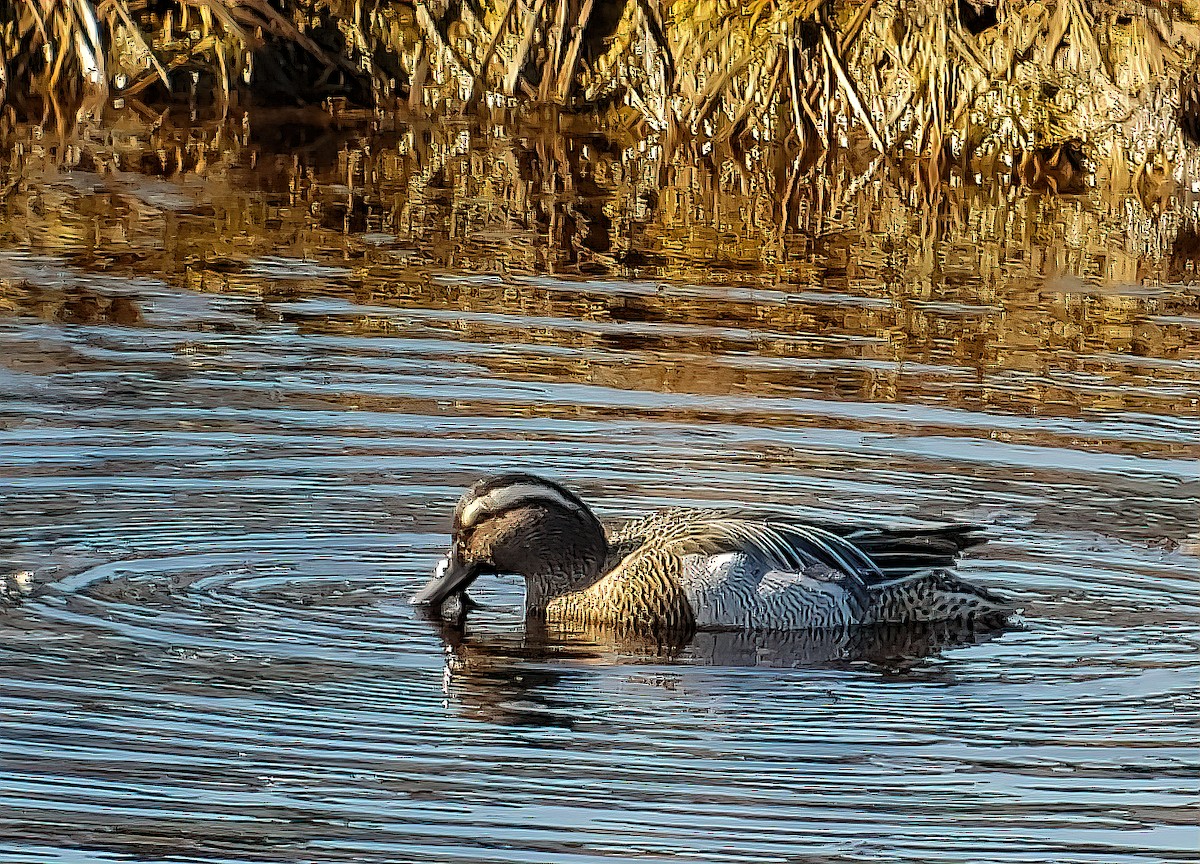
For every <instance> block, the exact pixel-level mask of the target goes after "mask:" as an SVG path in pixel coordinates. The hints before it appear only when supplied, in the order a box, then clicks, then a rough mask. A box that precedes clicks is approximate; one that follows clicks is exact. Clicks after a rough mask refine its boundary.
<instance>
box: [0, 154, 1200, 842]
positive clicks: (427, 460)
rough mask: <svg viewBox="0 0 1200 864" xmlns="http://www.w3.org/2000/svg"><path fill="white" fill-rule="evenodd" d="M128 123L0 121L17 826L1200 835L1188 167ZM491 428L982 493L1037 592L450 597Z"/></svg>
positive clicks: (1009, 583)
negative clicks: (705, 619) (907, 194)
mask: <svg viewBox="0 0 1200 864" xmlns="http://www.w3.org/2000/svg"><path fill="white" fill-rule="evenodd" d="M138 134H140V135H142V137H141V138H138V137H137V136H134V138H131V139H126V138H122V137H121V135H120V134H113V135H111V136H110V137H103V138H99V139H97V138H93V139H92V140H91V141H90V142H89V143H88V144H87V146H86V147H85V148H84V149H85V151H86V152H88V153H90V154H91V155H90V156H89V157H88V158H87V159H80V158H78V157H77V156H76V157H70V156H69V157H68V158H67V161H68V162H69V163H70V164H69V165H68V167H70V168H71V169H72V170H60V168H61V166H62V164H63V162H62V160H63V158H64V157H63V156H62V154H61V153H57V152H56V151H55V150H54V148H53V147H49V146H48V145H45V143H44V142H42V143H41V144H37V145H36V146H35V145H30V146H29V147H27V148H26V149H25V150H23V151H22V153H23V155H22V156H21V158H19V159H15V160H14V161H13V162H12V163H11V164H10V165H9V168H8V171H9V179H8V182H9V183H10V186H9V193H8V196H7V198H6V199H5V209H4V211H3V212H4V217H3V219H4V221H3V224H2V231H0V239H2V241H3V246H4V250H3V251H0V394H2V402H0V473H2V475H3V483H2V485H0V513H2V514H3V519H2V520H0V573H3V574H14V573H17V572H19V571H29V572H30V573H31V574H32V577H31V578H32V590H31V591H30V593H29V594H28V595H25V596H22V597H20V598H18V597H17V596H16V595H18V594H20V591H19V589H18V588H17V586H16V585H15V580H14V578H13V577H12V576H11V575H10V576H9V577H8V579H7V581H6V582H5V583H4V584H5V590H6V594H7V596H6V597H3V598H0V679H2V682H0V860H3V861H5V862H9V861H11V862H50V861H70V862H82V861H204V862H224V861H254V862H260V861H388V862H393V861H423V862H426V861H463V862H466V861H470V862H476V861H478V862H484V861H488V862H492V861H495V862H510V861H528V862H547V861H554V862H572V864H573V862H578V864H584V862H589V864H590V862H599V861H633V860H637V861H666V860H680V859H692V860H698V861H704V862H784V861H814V862H815V861H822V862H834V861H847V862H848V861H873V860H887V861H898V860H908V861H923V862H924V861H980V860H989V861H1005V862H1044V861H1079V862H1096V861H1103V862H1152V861H1153V862H1158V861H1197V860H1200V857H1198V853H1197V848H1198V846H1200V830H1198V829H1197V827H1196V818H1195V815H1196V805H1197V803H1198V799H1200V779H1198V774H1200V770H1198V765H1197V754H1196V749H1195V743H1194V738H1195V717H1196V710H1197V707H1198V705H1197V702H1198V699H1197V687H1196V684H1197V680H1198V678H1197V675H1198V673H1200V659H1198V658H1200V654H1198V652H1197V648H1198V647H1200V588H1198V582H1197V576H1196V574H1197V572H1198V566H1197V565H1198V562H1197V556H1198V550H1200V524H1198V517H1197V513H1198V509H1197V499H1198V497H1200V477H1198V471H1197V457H1198V456H1200V443H1198V442H1200V436H1198V433H1200V407H1198V403H1197V399H1198V397H1200V380H1198V379H1200V338H1198V337H1197V330H1198V329H1200V290H1198V288H1197V286H1198V284H1200V283H1198V282H1197V276H1196V263H1197V262H1196V256H1195V255H1194V254H1193V252H1191V251H1189V249H1190V248H1191V247H1190V246H1189V245H1188V244H1189V243H1192V242H1193V241H1192V239H1191V238H1192V237H1193V236H1194V235H1193V234H1189V231H1194V229H1191V228H1188V227H1187V225H1188V224H1189V223H1187V222H1186V220H1182V219H1181V218H1180V214H1181V213H1182V214H1184V215H1186V214H1187V212H1189V211H1188V210H1187V208H1188V207H1194V206H1195V202H1194V200H1192V199H1189V198H1181V199H1180V200H1179V202H1178V207H1176V208H1175V209H1173V210H1172V211H1170V212H1168V213H1159V212H1156V211H1154V210H1152V209H1145V208H1147V207H1148V206H1149V205H1143V203H1142V202H1140V201H1139V200H1138V199H1137V198H1136V197H1121V196H1116V197H1114V198H1112V199H1107V198H1103V197H1098V196H1093V197H1090V198H1089V197H1082V198H1078V197H1077V198H1062V199H1052V198H1047V197H1044V196H1039V195H1025V194H1017V193H1010V192H1008V191H1006V190H1004V189H996V188H991V187H984V188H983V189H967V190H959V193H957V194H956V195H955V196H951V197H950V198H948V199H947V200H946V201H944V202H943V204H942V205H941V209H940V210H939V211H938V212H939V213H940V215H939V216H937V218H936V219H934V220H932V221H931V220H930V217H929V216H928V215H927V214H928V211H927V210H926V209H923V208H924V207H925V206H926V205H923V204H920V203H919V202H915V201H906V199H905V198H904V195H903V193H896V194H892V193H889V192H887V191H886V190H884V191H881V189H880V188H878V187H872V186H870V185H868V186H866V187H860V188H857V189H855V188H843V187H841V186H839V185H838V183H839V182H840V181H836V180H829V181H827V182H826V185H824V186H820V188H819V189H817V191H816V192H814V193H813V194H814V195H820V196H828V198H829V199H830V200H841V201H842V202H843V205H844V206H842V207H841V209H840V210H838V209H837V208H831V207H825V208H820V209H819V210H818V209H811V210H809V211H805V212H807V213H808V215H807V216H803V215H802V216H801V217H798V218H797V220H796V222H795V223H793V224H792V226H791V227H790V229H789V231H788V232H787V234H786V236H779V237H772V236H770V234H769V231H768V229H766V228H764V227H763V226H764V225H768V224H770V219H768V218H764V217H763V213H764V212H765V209H769V208H764V205H763V200H764V199H763V198H762V196H761V195H759V194H758V193H756V192H754V191H753V190H750V191H747V190H745V189H742V188H740V187H739V186H738V182H740V181H736V178H735V180H734V181H729V179H728V178H724V179H721V178H715V179H714V178H712V177H709V178H708V179H707V180H705V179H704V178H703V177H701V179H700V180H697V179H696V178H697V176H699V174H698V173H697V172H699V173H702V172H701V171H700V169H692V173H687V172H684V171H683V169H682V168H677V169H672V170H674V171H675V172H676V173H675V174H673V175H669V176H666V177H665V179H664V178H663V176H662V175H654V174H653V172H646V171H645V170H643V169H644V167H645V164H644V163H643V162H642V161H639V160H640V159H642V157H641V156H638V155H637V154H636V153H635V154H634V155H632V156H631V155H629V154H628V153H625V154H624V155H621V154H616V155H614V154H613V153H612V152H611V151H604V150H602V149H599V148H595V144H594V142H592V146H593V149H594V150H596V152H592V153H590V154H586V155H581V154H584V150H585V149H586V147H585V145H580V144H570V143H569V142H568V144H567V145H559V146H565V147H567V148H568V152H567V153H566V155H563V154H559V155H557V156H556V155H555V154H553V153H551V154H549V155H548V154H547V152H546V150H545V147H544V144H543V143H539V142H538V141H533V142H528V141H515V142H514V141H510V140H507V139H500V138H490V137H488V136H485V135H482V134H480V133H476V132H472V133H471V135H476V137H474V138H470V136H468V137H469V138H470V140H469V141H468V142H467V143H466V144H465V145H462V146H459V145H460V143H461V142H459V139H458V138H456V137H455V136H456V135H457V134H458V133H457V132H455V133H453V134H451V135H449V137H448V139H447V141H444V142H442V143H441V145H439V144H438V141H437V140H436V139H435V140H433V142H432V143H430V141H429V140H425V141H424V144H422V143H421V140H419V136H418V138H405V137H404V136H403V135H399V136H398V137H396V138H387V139H385V140H375V139H369V138H366V139H364V138H363V137H361V136H358V137H356V136H355V135H349V136H338V135H334V134H333V133H329V135H330V136H332V137H328V136H327V137H326V138H321V139H318V142H317V144H312V145H306V147H307V149H304V148H301V149H300V150H299V151H298V152H300V153H301V154H302V155H301V156H299V157H297V158H296V159H295V160H293V159H292V157H291V156H290V155H288V156H286V157H284V156H279V157H275V156H273V155H272V152H271V150H270V148H269V147H268V146H267V145H263V144H259V145H256V144H255V143H254V141H253V140H250V139H248V138H247V139H236V140H233V141H232V142H230V141H226V142H223V143H221V146H220V147H217V145H216V144H214V142H213V141H211V140H208V139H203V140H198V139H197V138H196V136H195V135H191V137H188V135H186V134H183V133H178V134H180V135H181V137H180V139H179V141H182V143H179V141H176V144H177V145H178V146H177V148H176V149H175V150H172V149H170V148H169V147H168V146H167V145H164V144H163V141H162V140H161V139H154V141H152V143H153V144H154V146H155V147H157V149H153V148H151V147H150V145H148V144H147V143H146V141H147V138H146V134H148V133H138ZM156 134H159V135H169V134H174V133H170V132H169V131H160V132H159V133H156ZM189 134H190V133H189ZM463 134H467V133H463ZM134 139H136V140H134ZM585 140H590V139H585ZM414 141H416V145H414ZM506 142H507V143H506ZM170 143H171V142H170V141H168V142H167V144H170ZM417 145H419V146H417ZM572 147H573V148H574V149H571V148H572ZM89 148H90V149H89ZM539 148H542V149H539ZM283 152H287V151H286V149H285V150H284V151H283ZM144 153H157V154H159V155H158V156H156V157H155V159H158V160H159V161H161V160H162V158H165V157H163V156H162V154H164V153H166V154H168V155H171V154H174V155H172V158H176V156H177V157H178V158H177V163H178V164H177V167H176V169H175V170H174V171H173V172H167V173H168V176H165V177H156V178H148V177H146V176H145V175H144V174H143V173H139V172H136V171H133V170H131V169H130V168H129V167H128V164H127V163H129V164H140V165H142V167H143V168H144V167H145V164H146V162H145V160H143V159H142V158H141V155H140V154H144ZM513 154H515V156H514V155H513ZM531 154H532V155H531ZM572 154H574V155H572ZM200 156H203V157H205V159H206V160H207V161H206V162H205V163H204V164H203V165H201V164H199V163H200V161H201V160H200ZM645 158H646V159H652V158H653V154H651V156H647V157H645ZM72 159H73V160H74V161H71V160H72ZM89 159H90V161H89ZM522 159H524V160H525V162H522V161H521V160H522ZM56 160H57V161H56ZM538 160H541V161H540V163H538V164H540V165H541V167H540V168H535V169H528V164H530V163H531V162H534V163H537V162H538ZM151 161H153V160H151ZM511 164H517V165H526V168H527V169H528V170H533V171H534V174H535V176H533V177H532V179H531V178H530V177H529V175H528V171H527V173H526V174H524V175H519V177H518V179H513V177H512V176H508V175H504V176H508V179H507V180H504V179H503V178H502V179H500V180H497V177H498V176H500V174H499V173H498V172H500V169H501V168H503V166H505V165H511ZM105 166H107V167H105ZM114 166H115V167H114ZM281 166H282V167H281ZM498 166H499V167H498ZM523 170H525V169H523ZM539 170H540V171H541V172H542V173H541V174H538V173H537V171H539ZM434 174H437V175H438V176H437V182H436V183H435V182H433V181H431V180H430V177H432V176H433V175H434ZM555 177H558V178H560V179H564V178H565V181H571V182H568V183H566V187H565V188H566V191H563V189H564V186H563V185H559V186H558V187H557V191H556V190H555V189H553V188H551V186H552V185H553V184H550V179H553V178H555ZM356 178H357V179H356ZM414 178H417V179H414ZM421 178H423V179H421ZM581 178H583V179H581ZM647 178H649V179H647ZM584 180H587V181H588V182H587V183H585V182H583V181H584ZM660 181H661V182H663V184H664V185H663V186H662V190H661V192H660V193H658V194H657V197H656V199H655V200H648V199H647V198H646V195H647V192H646V190H647V188H648V187H650V186H654V185H655V184H656V183H659V182H660ZM571 183H574V185H571ZM439 184H440V185H439ZM488 184H491V185H490V186H489V185H488ZM589 184H590V185H589ZM731 184H732V185H731ZM485 186H487V188H486V189H485V188H483V187H485ZM439 189H440V190H441V192H437V191H436V190H439ZM839 195H840V196H842V197H841V198H839V197H838V196H839ZM639 208H641V209H639ZM756 208H757V209H756ZM768 215H769V214H768ZM568 219H570V220H572V222H573V227H572V226H567V227H563V223H564V222H565V221H566V220H568ZM581 225H583V226H585V227H580V226H581ZM587 226H591V227H587ZM598 226H603V227H604V232H603V236H601V231H600V228H599V227H598ZM706 226H707V227H706ZM772 243H777V245H776V246H772V245H771V244H772ZM589 244H590V245H589ZM593 247H595V248H593ZM497 274H502V275H497ZM508 468H517V469H524V470H531V471H537V472H540V473H545V474H547V475H551V476H554V477H557V478H559V479H561V480H563V481H564V482H567V483H568V484H570V485H571V486H572V487H574V488H576V489H577V490H579V492H580V493H581V494H582V495H584V496H585V497H586V498H587V499H588V500H589V501H591V502H593V503H594V504H595V506H596V507H597V509H598V511H599V512H601V513H602V515H604V516H605V517H611V518H614V519H615V518H620V517H624V516H628V515H633V514H637V513H642V512H646V511H647V510H650V509H653V508H655V507H659V506H662V505H667V504H693V503H704V504H715V505H721V506H724V505H730V506H745V507H750V508H753V509H759V510H763V511H768V510H770V509H771V508H772V507H778V506H786V507H787V508H789V510H791V511H794V512H799V513H807V514H811V515H813V516H820V517H823V518H829V517H838V518H844V519H846V520H849V521H853V520H869V519H877V518H884V519H887V520H892V521H905V520H914V519H932V520H942V519H945V520H970V521H977V522H981V523H985V524H987V525H988V526H989V527H990V530H991V533H992V537H993V540H992V542H991V543H990V544H989V545H988V546H986V547H984V548H983V549H982V550H979V551H978V554H975V553H973V554H972V555H971V557H970V560H968V561H966V562H965V563H964V566H963V568H962V569H963V572H964V574H965V575H966V576H967V577H968V578H970V579H972V580H975V581H978V582H980V583H984V584H988V585H992V586H997V587H1000V588H1002V589H1004V590H1006V591H1008V592H1009V593H1010V594H1011V595H1012V596H1014V597H1015V598H1016V599H1017V601H1018V602H1019V603H1020V605H1021V606H1023V607H1024V620H1025V624H1024V626H1023V627H1021V628H1018V629H1014V630H1012V631H1010V632H1006V633H1003V634H1000V635H998V636H996V637H994V638H978V639H974V640H970V639H968V640H963V641H961V642H958V643H952V644H949V645H944V644H940V643H938V642H936V641H934V642H929V641H927V640H923V639H922V638H920V637H917V636H913V635H911V634H909V635H908V636H905V635H903V634H900V635H896V636H895V637H894V638H892V639H891V640H890V641H885V643H884V644H849V643H846V642H844V641H838V640H836V639H829V638H827V637H822V636H814V635H811V634H810V635H798V636H792V637H788V638H783V637H778V636H763V635H759V636H757V637H755V636H728V635H727V636H720V637H714V636H712V635H702V636H700V637H698V638H697V639H696V640H695V641H693V642H692V643H691V644H687V645H675V646H655V645H648V644H634V643H631V642H628V641H625V642H622V641H620V640H615V639H613V638H610V637H605V636H604V635H603V634H576V635H574V636H565V635H560V636H558V637H555V638H551V639H549V640H548V641H547V640H538V639H533V638H526V637H525V635H524V634H523V628H522V626H521V624H520V621H519V609H520V603H521V590H520V585H519V583H518V582H517V580H515V579H513V578H501V579H491V580H488V581H486V582H485V583H480V585H479V586H478V599H479V600H480V601H481V602H482V603H483V604H484V608H482V609H481V610H479V612H478V613H476V614H475V615H474V617H473V618H472V619H471V622H470V625H469V627H468V630H467V632H466V633H465V635H463V634H456V633H454V632H453V631H452V630H446V629H443V628H439V627H437V626H435V625H434V624H433V623H431V622H429V621H426V620H424V619H422V618H421V617H420V616H418V615H417V614H415V611H414V610H413V609H412V608H411V607H410V606H409V605H408V604H407V602H406V598H407V597H408V596H409V595H410V594H411V593H412V591H413V590H414V589H415V588H417V587H418V586H419V585H420V584H422V583H423V581H424V580H425V579H426V578H427V575H428V573H429V571H430V569H431V567H432V565H433V563H434V562H435V560H436V558H437V556H438V555H439V554H440V553H441V552H442V551H443V549H444V546H445V544H446V540H447V538H446V533H445V532H446V530H447V524H448V517H449V514H450V512H451V509H452V507H453V503H454V501H455V499H456V498H457V496H458V494H459V493H460V491H461V490H462V488H463V487H464V486H465V485H466V484H468V483H469V482H470V481H471V480H473V479H474V478H476V477H477V476H478V475H480V474H481V473H486V472H489V471H495V470H499V469H508Z"/></svg>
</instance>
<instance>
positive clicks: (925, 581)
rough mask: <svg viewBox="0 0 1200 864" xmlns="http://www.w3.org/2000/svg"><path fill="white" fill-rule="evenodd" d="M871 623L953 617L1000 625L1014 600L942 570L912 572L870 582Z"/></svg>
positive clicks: (929, 620) (1009, 612) (1009, 615)
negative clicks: (899, 576)
mask: <svg viewBox="0 0 1200 864" xmlns="http://www.w3.org/2000/svg"><path fill="white" fill-rule="evenodd" d="M869 591H870V597H871V601H872V602H871V607H870V610H869V613H868V614H869V616H870V619H871V621H872V622H873V623H879V624H907V623H915V622H925V623H929V622H935V621H954V622H967V623H973V624H978V625H981V626H989V627H995V626H1001V625H1003V624H1005V623H1006V622H1007V621H1008V620H1009V618H1010V617H1011V616H1013V615H1015V614H1016V613H1017V611H1018V610H1017V608H1016V607H1015V606H1013V604H1012V603H1011V602H1010V601H1009V600H1007V599H1005V598H1004V597H1001V596H1000V595H998V594H995V593H993V592H992V591H989V590H988V589H986V588H980V587H979V586H978V585H972V584H971V583H969V582H964V581H962V580H961V579H958V578H955V577H954V576H952V575H951V574H949V573H948V572H946V571H945V570H929V571H925V572H923V573H913V574H911V575H909V576H905V577H902V578H899V579H892V580H889V581H886V582H879V583H876V584H874V585H871V586H870V589H869Z"/></svg>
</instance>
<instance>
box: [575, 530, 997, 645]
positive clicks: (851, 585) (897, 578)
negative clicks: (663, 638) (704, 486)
mask: <svg viewBox="0 0 1200 864" xmlns="http://www.w3.org/2000/svg"><path fill="white" fill-rule="evenodd" d="M610 537H611V543H612V548H613V559H612V561H611V574H610V578H609V579H608V580H607V584H605V585H602V586H599V592H600V593H604V594H606V595H607V596H609V597H617V596H619V595H620V594H621V592H622V591H627V590H630V586H637V590H638V591H639V593H640V594H641V595H644V598H645V599H644V600H643V602H642V603H641V608H642V610H643V612H642V613H641V614H642V616H643V617H645V616H648V615H652V614H653V604H654V602H655V593H656V592H661V593H662V594H663V595H664V596H666V595H668V594H669V595H670V596H671V600H670V602H671V603H673V604H675V606H679V605H680V603H681V601H685V602H686V607H687V609H688V610H689V612H690V617H691V619H692V623H693V624H694V626H696V627H700V628H747V629H787V630H792V629H806V628H823V627H839V626H845V625H847V624H855V623H876V622H892V623H905V622H915V621H923V622H928V621H935V620H953V619H960V618H973V617H978V616H982V615H985V614H991V613H1002V612H1007V611H1009V610H1008V606H1007V604H1006V603H1004V601H1002V600H1001V599H1000V598H998V597H996V596H994V595H992V594H990V593H989V592H987V591H986V590H984V589H981V588H977V587H976V586H973V585H970V584H967V583H964V582H962V581H961V580H959V579H957V578H955V577H954V576H952V575H951V574H950V573H949V572H948V570H949V568H951V567H953V566H954V564H955V562H956V561H957V559H958V557H959V554H960V553H961V552H962V550H963V549H965V548H968V547H970V546H974V545H976V544H978V543H981V542H983V538H982V537H981V535H980V533H979V531H978V530H977V529H976V528H975V527H974V526H965V525H949V526H942V527H936V528H928V527H921V528H892V527H873V526H841V525H836V524H821V525H817V524H813V523H801V522H795V521H782V520H775V519H761V518H757V519H755V518H746V517H745V516H743V515H741V514H731V513H727V512H722V511H714V510H702V509H676V510H666V511H662V512H659V513H655V514H653V515H651V516H648V517H645V518H643V519H638V520H635V521H633V522H629V523H627V524H625V525H623V526H621V527H620V528H619V529H617V530H615V531H613V532H612V533H611V535H610ZM877 562H878V563H877Z"/></svg>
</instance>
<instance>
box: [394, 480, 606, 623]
mask: <svg viewBox="0 0 1200 864" xmlns="http://www.w3.org/2000/svg"><path fill="white" fill-rule="evenodd" d="M607 555H608V541H607V540H606V539H605V536H604V528H603V526H601V524H600V522H599V520H597V519H596V517H595V516H594V515H593V514H592V511H591V510H589V509H588V506H587V505H586V504H584V503H583V501H581V500H580V499H579V497H578V496H576V495H575V494H574V493H573V492H570V491H568V490H567V489H564V488H563V487H562V486H559V485H558V484H557V483H553V482H551V481H549V480H543V479H542V478H540V477H535V476H534V475H532V474H502V475H500V476H498V477H490V478H487V479H485V480H480V481H479V482H478V483H476V484H475V485H474V486H472V487H471V488H470V489H469V490H467V492H466V493H465V494H464V495H463V496H462V498H461V499H459V502H458V506H457V507H456V508H455V510H454V533H453V537H452V540H451V544H450V551H449V552H448V553H447V554H446V557H445V558H444V559H443V560H442V561H441V562H439V564H438V567H437V570H436V571H435V572H434V576H433V578H432V579H431V580H430V581H429V584H427V585H426V586H425V587H424V588H422V589H421V590H420V591H418V592H417V593H416V595H414V596H413V598H412V602H413V603H416V604H428V605H431V606H440V605H441V604H442V602H443V601H445V599H446V598H447V597H449V596H450V595H452V594H455V593H458V592H460V591H464V590H465V589H466V588H467V586H469V585H470V584H471V583H472V582H474V581H475V580H476V579H477V578H478V577H479V576H480V575H481V574H483V573H517V574H519V575H521V576H524V577H525V609H526V611H527V612H540V611H542V610H544V609H545V608H546V604H547V603H549V602H550V601H551V600H553V599H554V598H555V597H560V596H562V595H563V594H569V593H571V592H573V591H582V590H583V589H584V588H587V587H588V586H589V585H591V584H593V583H594V582H596V580H598V579H599V578H600V577H601V576H602V575H604V564H605V559H606V557H607Z"/></svg>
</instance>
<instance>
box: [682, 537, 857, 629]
mask: <svg viewBox="0 0 1200 864" xmlns="http://www.w3.org/2000/svg"><path fill="white" fill-rule="evenodd" d="M680 575H681V578H680V582H681V586H682V588H683V590H684V593H685V595H686V596H687V600H688V603H689V604H690V605H691V607H692V611H693V614H694V615H695V619H696V626H697V627H702V628H704V627H710V628H713V627H742V628H752V629H773V630H803V629H810V628H818V627H842V626H845V625H846V624H850V623H853V621H854V613H853V603H852V601H851V598H850V596H849V594H848V592H847V591H846V590H845V589H844V588H843V587H842V586H841V585H840V584H838V583H837V582H836V581H834V579H836V577H837V576H838V575H839V574H837V573H834V572H833V571H831V570H830V569H829V568H828V567H825V566H824V565H820V564H814V565H811V566H810V567H808V568H807V569H805V570H804V571H802V572H789V571H784V570H779V569H776V568H774V567H772V566H771V565H770V564H769V563H767V562H765V561H762V560H760V559H758V558H755V557H754V556H752V555H748V554H746V553H744V552H730V553H726V554H723V555H687V556H685V557H684V560H683V566H682V572H681V574H680Z"/></svg>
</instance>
